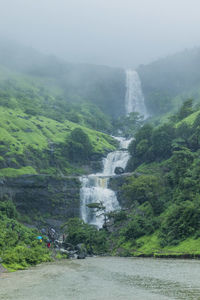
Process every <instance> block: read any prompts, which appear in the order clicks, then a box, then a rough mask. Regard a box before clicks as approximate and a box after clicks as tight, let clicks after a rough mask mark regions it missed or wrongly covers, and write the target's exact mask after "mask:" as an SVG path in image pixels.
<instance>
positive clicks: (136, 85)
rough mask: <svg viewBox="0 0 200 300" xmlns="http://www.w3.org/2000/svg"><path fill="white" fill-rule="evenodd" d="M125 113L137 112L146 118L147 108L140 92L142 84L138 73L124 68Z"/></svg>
mask: <svg viewBox="0 0 200 300" xmlns="http://www.w3.org/2000/svg"><path fill="white" fill-rule="evenodd" d="M125 109H126V114H127V115H128V114H130V113H131V112H138V113H140V114H141V115H143V116H144V118H147V116H148V114H147V110H146V107H145V102H144V95H143V93H142V86H141V81H140V78H139V75H138V73H137V72H136V71H134V70H126V97H125Z"/></svg>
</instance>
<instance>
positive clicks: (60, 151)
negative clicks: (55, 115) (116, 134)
mask: <svg viewBox="0 0 200 300" xmlns="http://www.w3.org/2000/svg"><path fill="white" fill-rule="evenodd" d="M0 120H1V121H0V132H1V136H0V167H1V169H0V174H1V175H2V176H17V175H20V174H21V175H22V174H28V173H29V174H37V173H44V174H45V173H47V174H59V173H60V172H62V173H63V174H65V175H71V174H73V173H75V174H76V173H77V172H80V171H78V168H80V167H81V165H82V164H83V163H84V162H85V161H86V160H88V159H89V158H91V156H92V155H95V154H96V155H99V156H100V157H101V156H102V155H103V154H104V152H105V151H109V150H113V149H115V145H116V143H115V141H114V140H113V139H112V138H111V137H109V136H108V135H106V134H104V133H101V132H97V131H94V130H92V129H89V128H87V127H83V126H80V125H79V124H76V123H72V122H70V121H68V120H65V121H64V122H62V123H61V122H58V121H56V120H53V119H50V118H46V117H43V116H30V115H27V114H25V113H23V112H22V111H20V110H13V109H8V108H6V107H1V106H0ZM75 133H79V135H80V136H81V135H84V137H85V144H84V145H82V146H81V145H80V143H78V141H76V140H77V139H78V137H77V135H78V134H76V136H75ZM86 140H87V142H86ZM86 144H87V145H86ZM83 148H84V149H83ZM86 148H87V149H86ZM74 149H76V151H77V157H79V161H78V162H77V159H76V157H74V156H73V155H72V152H73V151H74ZM81 151H82V152H81ZM84 151H86V152H87V155H86V153H85V154H84V153H83V152H84ZM79 152H80V153H79ZM69 162H70V163H69Z"/></svg>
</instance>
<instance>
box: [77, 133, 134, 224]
mask: <svg viewBox="0 0 200 300" xmlns="http://www.w3.org/2000/svg"><path fill="white" fill-rule="evenodd" d="M115 139H116V140H118V141H119V144H120V145H119V149H118V150H117V151H113V152H111V153H109V154H108V155H107V157H106V158H104V159H103V171H102V173H97V174H91V175H88V176H82V177H80V181H81V183H82V188H81V190H80V198H81V208H80V215H81V218H82V219H83V220H84V221H85V222H86V223H88V224H93V225H96V226H97V227H99V228H100V227H102V226H103V223H104V217H103V216H101V215H98V214H96V213H95V212H94V210H92V209H91V208H88V207H87V205H88V204H91V203H101V204H103V206H105V208H106V212H111V211H115V210H117V209H119V208H120V206H119V203H118V200H117V197H116V194H115V192H114V191H112V190H111V189H109V187H108V184H109V178H110V177H111V176H113V175H115V169H116V168H117V167H119V168H122V169H125V168H126V165H127V162H128V160H129V153H128V150H127V148H128V145H129V143H130V142H131V139H130V140H126V139H125V138H122V137H115Z"/></svg>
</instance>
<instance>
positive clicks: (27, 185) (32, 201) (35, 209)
mask: <svg viewBox="0 0 200 300" xmlns="http://www.w3.org/2000/svg"><path fill="white" fill-rule="evenodd" d="M79 192H80V181H79V178H78V177H51V176H45V175H26V176H20V177H17V178H4V179H1V181H0V199H2V198H4V197H7V198H9V199H12V200H13V202H14V203H15V205H16V208H17V210H18V211H19V212H20V213H21V214H22V215H25V216H28V217H29V218H30V219H31V220H33V221H36V220H37V222H43V221H45V222H46V223H47V224H48V223H49V225H51V226H54V227H59V225H60V224H61V223H63V221H66V219H67V218H70V217H79V214H80V195H79ZM38 220H39V221H38Z"/></svg>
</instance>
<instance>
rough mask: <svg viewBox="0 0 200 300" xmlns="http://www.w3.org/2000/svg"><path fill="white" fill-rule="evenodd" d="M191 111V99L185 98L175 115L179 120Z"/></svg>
mask: <svg viewBox="0 0 200 300" xmlns="http://www.w3.org/2000/svg"><path fill="white" fill-rule="evenodd" d="M192 113H193V99H191V98H190V99H187V100H186V101H185V102H184V103H183V105H182V106H181V108H180V109H179V111H178V114H177V117H178V120H179V121H181V120H183V119H184V118H186V117H187V116H189V115H190V114H192Z"/></svg>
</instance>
